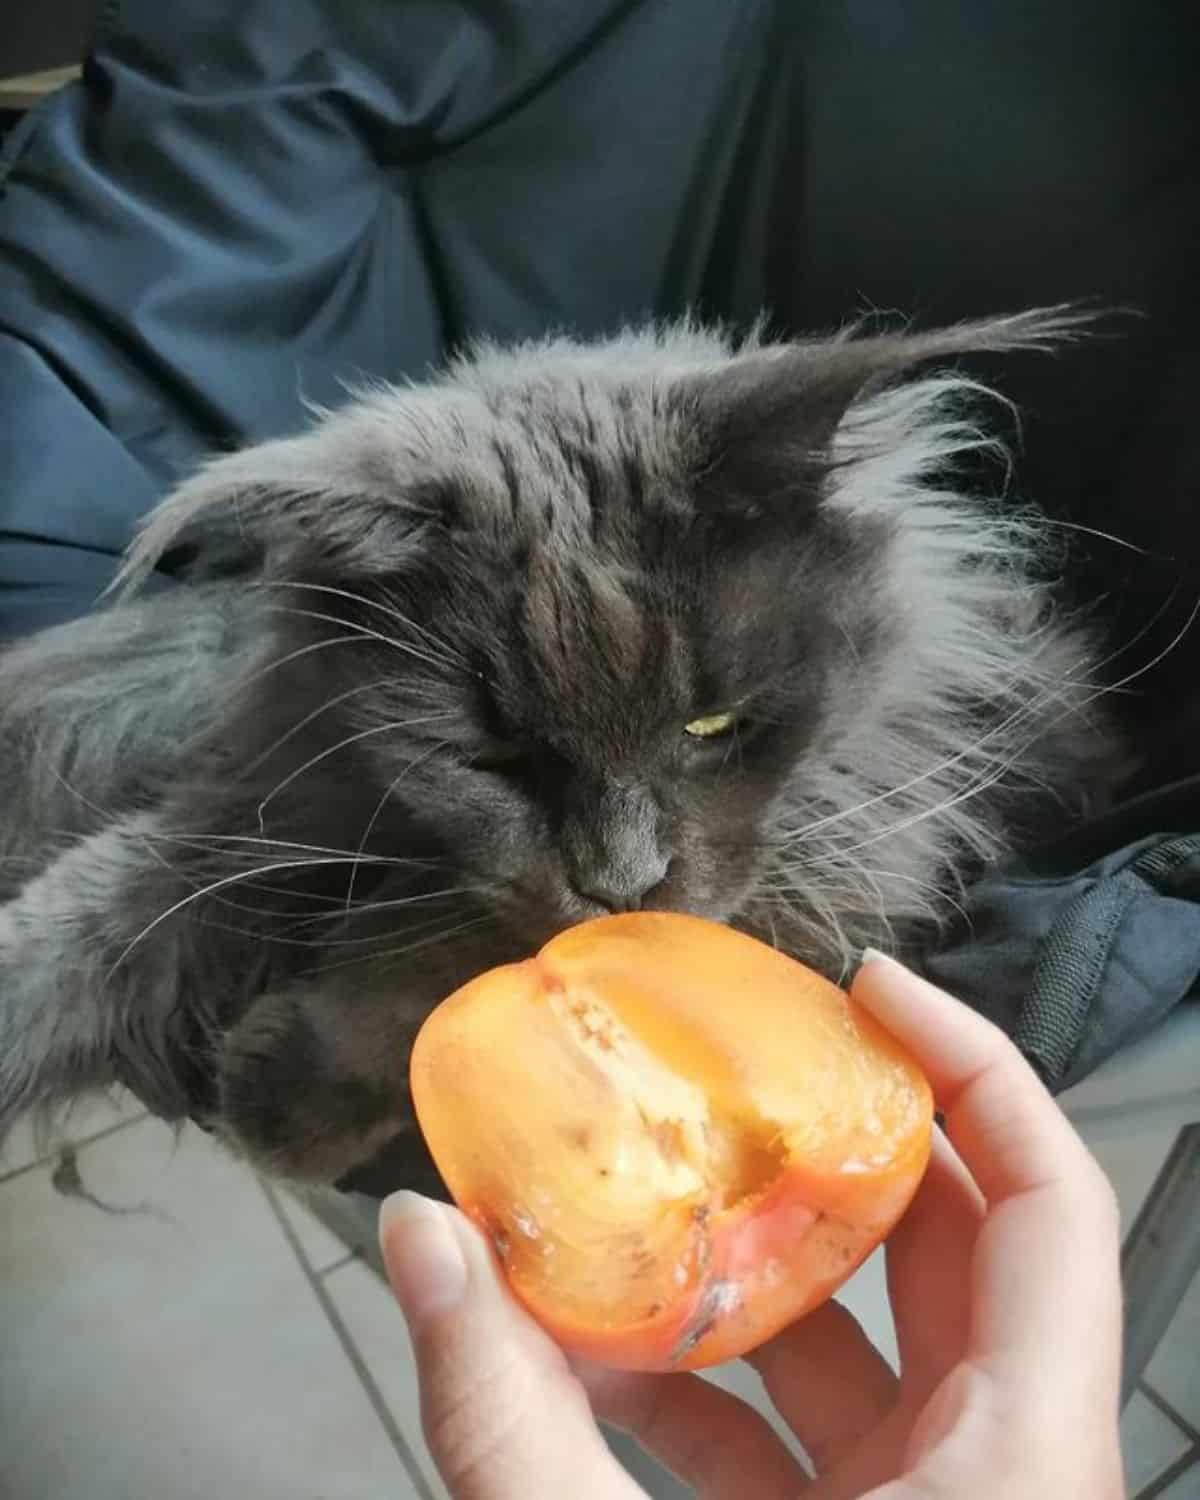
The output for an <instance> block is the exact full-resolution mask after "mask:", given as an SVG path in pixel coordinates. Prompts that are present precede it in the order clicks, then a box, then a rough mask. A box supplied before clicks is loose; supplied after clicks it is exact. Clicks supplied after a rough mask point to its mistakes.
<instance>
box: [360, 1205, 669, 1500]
mask: <svg viewBox="0 0 1200 1500" xmlns="http://www.w3.org/2000/svg"><path fill="white" fill-rule="evenodd" d="M379 1238H380V1247H381V1249H382V1251H383V1257H384V1263H385V1265H386V1267H387V1271H388V1278H389V1280H390V1282H391V1284H392V1289H393V1291H394V1292H395V1294H396V1299H397V1301H398V1302H399V1303H400V1307H401V1310H402V1311H403V1313H404V1315H405V1318H406V1320H407V1322H408V1326H409V1331H410V1332H411V1334H412V1340H413V1351H414V1354H415V1356H416V1364H417V1375H418V1382H419V1386H420V1392H421V1423H422V1426H423V1427H424V1430H425V1437H426V1440H427V1441H428V1444H429V1450H430V1452H431V1453H432V1455H433V1458H434V1462H435V1463H436V1464H437V1466H438V1470H439V1472H440V1473H441V1475H442V1478H443V1479H444V1480H445V1481H446V1485H447V1487H448V1489H449V1490H450V1493H451V1494H452V1495H453V1496H454V1497H455V1500H512V1497H513V1496H514V1495H521V1496H524V1495H571V1496H572V1497H579V1500H582V1497H585V1496H586V1497H588V1500H633V1497H635V1496H641V1497H642V1500H645V1497H644V1495H643V1492H642V1491H641V1490H640V1489H639V1488H638V1487H637V1485H635V1484H634V1483H633V1481H632V1480H631V1479H630V1478H629V1477H628V1475H627V1474H625V1472H624V1471H623V1470H622V1469H621V1467H620V1465H619V1464H618V1463H617V1461H616V1460H615V1459H614V1458H613V1456H612V1455H611V1454H610V1453H609V1451H608V1448H607V1447H606V1446H605V1444H604V1440H603V1439H602V1438H601V1436H600V1432H599V1429H598V1428H597V1426H596V1423H595V1421H594V1419H593V1417H592V1414H591V1410H590V1408H589V1406H588V1403H587V1397H586V1395H585V1393H584V1390H583V1387H582V1386H581V1385H580V1383H579V1382H578V1381H577V1380H576V1379H575V1377H574V1376H573V1375H572V1374H571V1372H570V1370H569V1369H568V1367H567V1363H566V1360H565V1359H564V1358H563V1356H562V1354H561V1353H560V1351H559V1350H558V1348H557V1347H556V1346H555V1345H554V1344H553V1343H552V1341H551V1340H550V1339H549V1338H548V1337H547V1336H546V1335H545V1334H544V1333H543V1332H542V1330H541V1329H540V1328H538V1327H537V1325H536V1324H535V1323H534V1322H533V1321H532V1320H531V1319H530V1318H528V1317H527V1316H526V1315H525V1313H524V1312H522V1310H521V1309H520V1308H519V1307H518V1306H517V1304H516V1303H515V1302H514V1300H513V1299H512V1298H511V1297H510V1296H509V1294H508V1292H507V1290H506V1289H505V1287H504V1286H503V1284H502V1283H501V1281H500V1279H499V1277H498V1274H497V1271H496V1267H495V1263H494V1261H493V1259H492V1256H491V1253H490V1251H489V1249H488V1247H487V1245H486V1244H485V1242H484V1240H483V1237H482V1236H481V1235H480V1234H479V1233H478V1231H477V1230H476V1229H475V1228H474V1227H473V1226H472V1225H471V1224H470V1223H468V1221H467V1220H466V1219H465V1218H464V1217H463V1216H462V1215H461V1214H460V1213H459V1212H458V1211H457V1209H452V1208H447V1207H446V1206H445V1205H443V1204H438V1203H432V1202H430V1201H429V1200H428V1199H425V1198H419V1197H417V1196H416V1194H413V1193H397V1194H394V1195H393V1196H392V1197H391V1198H389V1199H388V1200H387V1201H386V1202H385V1203H384V1205H383V1210H382V1214H381V1218H380V1235H379Z"/></svg>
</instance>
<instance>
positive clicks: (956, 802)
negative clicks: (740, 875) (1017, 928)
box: [797, 596, 1200, 855]
mask: <svg viewBox="0 0 1200 1500" xmlns="http://www.w3.org/2000/svg"><path fill="white" fill-rule="evenodd" d="M1198 617H1200V596H1197V599H1196V602H1195V604H1194V605H1193V606H1192V610H1191V612H1190V614H1189V615H1188V618H1187V620H1186V621H1185V622H1184V624H1183V626H1182V627H1181V628H1180V629H1179V631H1178V632H1177V633H1176V635H1175V636H1174V638H1173V639H1172V640H1171V641H1170V643H1169V644H1168V645H1166V646H1165V647H1163V649H1162V650H1161V651H1159V652H1158V653H1157V654H1156V655H1155V656H1154V657H1153V658H1152V659H1151V660H1150V661H1148V662H1144V663H1143V664H1142V665H1141V666H1140V667H1138V668H1137V669H1136V670H1135V671H1133V672H1130V673H1128V674H1127V675H1126V676H1125V677H1123V678H1121V679H1120V681H1119V682H1117V683H1114V684H1112V685H1111V686H1110V687H1103V688H1098V689H1096V690H1095V691H1094V692H1093V693H1091V694H1090V695H1089V696H1087V697H1085V698H1083V699H1082V700H1081V701H1080V702H1078V703H1073V704H1071V705H1069V706H1068V707H1067V708H1065V709H1064V710H1063V711H1062V712H1061V713H1059V714H1057V715H1056V716H1055V717H1054V718H1052V719H1050V720H1047V721H1044V722H1043V723H1042V724H1041V726H1040V727H1039V730H1038V733H1037V734H1036V735H1034V736H1032V737H1031V738H1030V739H1029V740H1028V741H1026V742H1025V743H1023V744H1021V745H1020V746H1018V747H1017V748H1016V749H1015V750H1013V751H1012V753H1011V754H1010V755H1009V756H1008V757H1006V758H1005V759H1004V760H1002V761H998V762H996V763H995V764H994V765H993V766H992V767H991V768H990V769H989V770H988V771H987V773H986V774H983V775H981V776H980V777H978V778H977V779H976V780H975V781H974V782H973V783H968V785H967V786H966V787H965V788H964V789H962V790H961V791H959V792H958V793H956V794H955V795H954V796H951V797H946V798H944V799H942V801H940V802H938V803H936V804H935V805H934V806H933V807H929V808H926V809H924V810H923V811H921V812H920V813H916V814H914V815H913V816H912V817H910V818H906V819H903V820H901V821H900V822H898V823H894V824H892V825H890V826H889V827H887V828H885V829H884V830H882V831H881V832H879V833H876V834H875V835H873V836H872V837H871V838H869V839H864V840H862V841H860V842H859V843H857V844H851V845H849V846H848V847H841V848H839V849H838V852H839V853H840V854H843V855H850V854H855V853H857V852H858V851H859V850H862V849H867V848H870V847H871V846H872V845H873V844H877V843H879V842H881V841H882V840H884V839H887V838H890V837H892V836H894V835H895V834H896V833H899V832H901V831H902V830H904V829H907V828H911V827H914V826H915V825H916V824H917V823H920V822H923V821H924V820H925V819H927V818H933V817H938V816H941V815H944V814H945V813H946V812H947V811H950V810H951V809H953V808H955V807H957V806H960V805H961V804H962V803H963V802H965V801H968V800H969V799H970V798H972V797H976V796H978V795H979V793H980V792H983V791H986V790H987V789H988V788H989V787H992V786H994V785H996V783H997V782H999V781H1000V780H1002V779H1003V777H1004V776H1005V775H1007V774H1008V772H1009V771H1011V770H1012V769H1013V767H1014V766H1015V765H1016V764H1018V763H1019V761H1020V760H1021V759H1022V758H1023V757H1024V756H1025V755H1026V754H1028V752H1029V749H1030V747H1031V746H1032V745H1033V744H1035V743H1036V742H1037V740H1039V739H1041V738H1042V737H1043V736H1044V735H1045V734H1046V733H1047V732H1048V731H1049V730H1050V729H1051V728H1053V727H1054V726H1055V725H1057V724H1058V723H1060V722H1061V721H1062V720H1063V719H1064V718H1068V717H1070V716H1072V715H1075V714H1079V713H1081V712H1082V711H1083V710H1084V709H1086V708H1087V707H1088V706H1089V705H1090V704H1092V703H1094V702H1095V701H1096V700H1097V699H1098V698H1102V697H1105V696H1106V695H1107V694H1108V693H1111V692H1114V691H1116V690H1117V689H1118V688H1122V687H1126V686H1128V685H1129V684H1130V683H1132V682H1135V681H1136V680H1137V679H1138V678H1139V677H1141V676H1143V675H1144V674H1145V673H1146V672H1149V671H1151V670H1152V669H1153V668H1154V667H1156V666H1157V665H1158V664H1159V662H1161V661H1163V660H1164V659H1165V658H1166V657H1167V656H1168V655H1169V654H1170V653H1171V652H1172V651H1173V650H1175V649H1176V647H1177V646H1179V645H1180V643H1181V642H1182V641H1183V639H1184V638H1185V636H1186V635H1187V633H1188V631H1189V630H1190V629H1191V627H1192V626H1193V625H1194V624H1195V622H1196V620H1197V618H1198ZM1035 706H1037V705H1036V704H1034V705H1030V706H1029V707H1028V708H1027V709H1026V710H1025V711H1024V713H1023V714H1022V715H1020V716H1017V721H1018V722H1019V719H1020V717H1024V716H1027V715H1029V714H1032V713H1033V711H1034V707H1035ZM1039 711H1040V709H1039ZM1025 779H1026V781H1027V782H1028V781H1032V780H1034V778H1032V777H1031V776H1030V775H1029V773H1028V772H1026V773H1025ZM797 842H799V840H798V841H797Z"/></svg>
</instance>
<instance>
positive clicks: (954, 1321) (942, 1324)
mask: <svg viewBox="0 0 1200 1500" xmlns="http://www.w3.org/2000/svg"><path fill="white" fill-rule="evenodd" d="M983 1215H984V1201H983V1195H982V1193H980V1191H979V1189H978V1187H976V1185H975V1183H974V1181H973V1180H972V1178H971V1175H970V1173H969V1172H968V1171H967V1169H966V1167H965V1166H964V1165H963V1163H962V1160H961V1158H960V1157H959V1156H958V1153H957V1152H956V1151H955V1150H954V1147H953V1146H952V1145H951V1144H950V1142H949V1141H948V1140H947V1139H946V1137H945V1136H944V1135H943V1134H942V1132H941V1131H940V1130H938V1129H936V1128H935V1130H934V1132H933V1149H932V1152H931V1154H930V1158H929V1167H928V1170H927V1171H926V1173H925V1176H924V1178H923V1179H922V1182H921V1186H920V1187H919V1188H918V1189H917V1194H916V1197H915V1198H914V1199H913V1201H912V1203H911V1204H910V1206H909V1209H908V1212H907V1213H906V1214H905V1215H904V1217H903V1218H902V1219H901V1220H900V1223H899V1224H898V1225H897V1226H896V1228H895V1229H894V1230H893V1231H892V1233H891V1235H890V1236H889V1237H888V1241H887V1246H886V1249H885V1252H884V1254H885V1257H886V1261H887V1280H888V1300H889V1301H890V1302H891V1305H892V1316H893V1318H894V1319H895V1324H896V1342H897V1345H898V1347H899V1350H900V1368H901V1370H902V1371H903V1382H904V1388H905V1392H906V1394H908V1395H910V1396H912V1395H914V1393H915V1394H917V1395H918V1396H921V1397H923V1396H925V1395H927V1394H928V1393H929V1391H930V1390H932V1388H933V1387H934V1386H935V1385H937V1384H938V1382H939V1381H940V1380H941V1379H942V1378H943V1376H944V1375H945V1374H946V1372H947V1371H948V1370H949V1369H950V1367H951V1366H952V1365H953V1364H955V1363H956V1362H957V1361H958V1360H959V1359H961V1358H962V1356H963V1354H964V1352H965V1350H966V1347H967V1338H968V1334H969V1331H970V1312H971V1266H972V1260H973V1257H974V1254H975V1245H976V1241H977V1239H978V1237H979V1230H980V1226H981V1225H982V1223H983ZM934 1309H936V1315H934Z"/></svg>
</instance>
